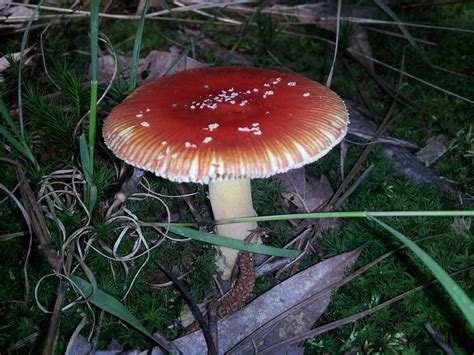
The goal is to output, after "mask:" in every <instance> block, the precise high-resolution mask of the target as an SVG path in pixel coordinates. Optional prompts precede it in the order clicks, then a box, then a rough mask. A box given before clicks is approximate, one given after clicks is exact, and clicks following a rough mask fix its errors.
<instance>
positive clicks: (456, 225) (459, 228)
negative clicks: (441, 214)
mask: <svg viewBox="0 0 474 355" xmlns="http://www.w3.org/2000/svg"><path fill="white" fill-rule="evenodd" d="M471 223H472V220H471V218H469V217H456V218H454V221H453V223H452V224H451V229H452V230H453V232H454V233H456V234H457V235H458V236H460V237H462V238H465V239H467V240H469V238H470V237H471V233H470V229H471Z"/></svg>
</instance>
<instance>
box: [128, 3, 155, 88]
mask: <svg viewBox="0 0 474 355" xmlns="http://www.w3.org/2000/svg"><path fill="white" fill-rule="evenodd" d="M150 2H151V0H146V2H145V7H144V8H143V13H142V15H141V17H140V22H139V23H138V28H137V33H136V35H135V43H134V44H133V53H132V65H131V66H130V78H129V81H128V92H131V91H132V90H133V89H135V86H137V69H138V62H139V60H140V48H141V45H142V37H143V28H144V27H145V18H146V14H147V12H148V8H149V6H150Z"/></svg>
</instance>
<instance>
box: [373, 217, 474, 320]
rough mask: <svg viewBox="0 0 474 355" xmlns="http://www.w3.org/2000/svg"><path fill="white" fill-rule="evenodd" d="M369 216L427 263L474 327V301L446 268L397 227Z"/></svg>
mask: <svg viewBox="0 0 474 355" xmlns="http://www.w3.org/2000/svg"><path fill="white" fill-rule="evenodd" d="M367 217H368V218H369V219H370V220H372V221H374V222H376V223H377V224H379V225H380V226H382V227H383V228H384V229H385V230H387V231H388V232H390V233H391V234H392V235H393V236H394V237H395V238H397V239H398V240H399V241H400V242H402V243H403V244H404V245H406V246H407V248H409V249H410V250H411V251H412V252H413V253H415V255H416V256H417V257H419V258H420V260H421V261H422V262H423V263H424V264H425V265H426V267H427V268H428V269H430V271H431V272H432V273H433V275H434V276H435V277H436V278H437V279H438V280H439V282H440V283H441V285H443V287H444V288H445V289H446V291H447V292H448V294H449V296H450V297H451V298H452V300H453V301H454V303H456V305H457V306H458V307H459V309H460V310H461V312H462V313H463V314H464V316H465V317H466V319H467V320H468V322H469V324H470V326H471V328H474V303H473V302H472V301H471V299H470V298H469V297H468V296H467V295H466V293H465V292H464V291H463V290H462V289H461V288H460V287H459V286H458V284H457V283H456V282H455V281H454V280H453V279H452V278H451V277H450V276H449V275H448V273H447V272H446V271H444V269H443V268H442V267H441V266H440V265H439V264H438V263H437V262H436V261H435V260H434V259H433V258H432V257H431V256H429V255H428V254H427V253H426V252H425V251H423V249H421V248H420V247H419V246H418V245H416V244H415V243H414V242H413V241H411V240H410V239H408V238H407V237H406V236H405V235H403V234H402V233H400V232H399V231H397V230H396V229H395V228H393V227H391V226H389V225H388V224H386V223H384V222H382V221H381V220H379V219H377V218H375V217H373V216H372V215H371V214H367Z"/></svg>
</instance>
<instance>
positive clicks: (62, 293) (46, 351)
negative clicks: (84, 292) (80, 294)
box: [43, 280, 68, 355]
mask: <svg viewBox="0 0 474 355" xmlns="http://www.w3.org/2000/svg"><path fill="white" fill-rule="evenodd" d="M67 287H68V283H67V282H66V281H64V280H61V281H59V286H58V291H57V293H56V295H57V296H56V302H55V303H54V309H53V314H52V316H51V321H50V323H49V328H48V335H47V337H46V344H45V346H44V348H43V355H50V354H53V353H54V344H55V343H56V338H57V335H58V331H59V324H60V323H61V311H62V308H63V304H64V300H65V298H66V291H67Z"/></svg>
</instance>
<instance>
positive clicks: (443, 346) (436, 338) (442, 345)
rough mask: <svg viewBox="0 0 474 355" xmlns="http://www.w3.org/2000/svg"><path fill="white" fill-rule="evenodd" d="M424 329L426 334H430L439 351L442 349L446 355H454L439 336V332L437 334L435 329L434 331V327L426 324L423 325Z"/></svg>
mask: <svg viewBox="0 0 474 355" xmlns="http://www.w3.org/2000/svg"><path fill="white" fill-rule="evenodd" d="M425 328H426V330H427V331H428V333H430V335H431V336H432V337H433V339H434V341H435V342H436V343H437V344H438V345H439V347H440V348H441V349H443V351H444V352H445V353H446V354H448V355H455V353H454V351H453V349H451V347H450V346H449V344H448V342H447V341H446V339H445V338H444V336H443V335H441V334H440V332H438V330H437V329H435V327H434V326H433V324H431V323H430V322H428V323H426V324H425Z"/></svg>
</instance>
